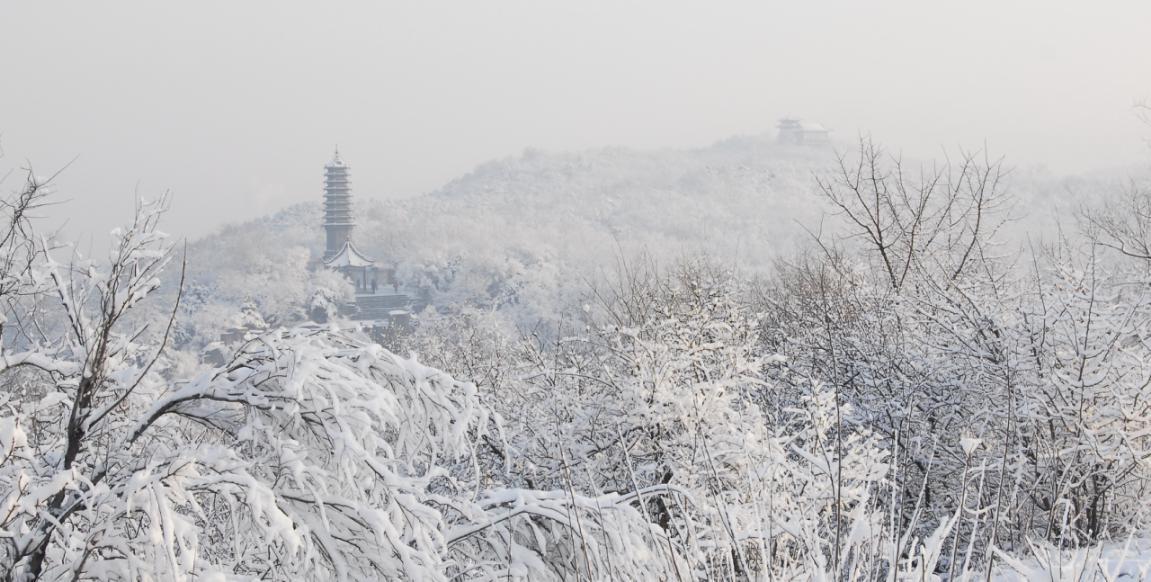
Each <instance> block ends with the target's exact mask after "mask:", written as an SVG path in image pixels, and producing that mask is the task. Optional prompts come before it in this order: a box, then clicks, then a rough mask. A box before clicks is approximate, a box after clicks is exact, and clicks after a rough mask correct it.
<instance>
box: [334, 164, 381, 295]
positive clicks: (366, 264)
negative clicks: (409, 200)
mask: <svg viewBox="0 0 1151 582" xmlns="http://www.w3.org/2000/svg"><path fill="white" fill-rule="evenodd" d="M349 170H351V168H349V167H348V165H347V164H345V163H344V160H342V159H340V150H339V148H337V149H336V155H335V157H333V158H332V161H330V162H328V164H327V165H326V166H324V233H325V235H326V239H327V241H326V244H325V245H324V266H326V267H328V268H330V269H335V270H338V271H340V272H341V273H343V274H344V275H346V276H347V277H348V278H349V279H351V280H352V283H354V284H355V286H356V293H375V292H376V290H377V289H378V287H379V281H378V270H377V269H376V262H375V261H373V260H372V259H369V258H368V257H367V256H366V255H364V254H363V253H361V252H360V251H359V250H358V249H356V245H355V243H354V242H352V232H353V231H354V230H355V228H356V219H355V215H354V214H353V212H352V183H351V181H350V180H349V179H348V174H349Z"/></svg>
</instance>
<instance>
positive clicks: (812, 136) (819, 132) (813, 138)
mask: <svg viewBox="0 0 1151 582" xmlns="http://www.w3.org/2000/svg"><path fill="white" fill-rule="evenodd" d="M775 127H776V129H778V130H779V135H778V137H777V138H776V141H777V142H778V143H780V144H782V145H828V144H830V143H831V130H829V129H827V128H826V127H824V126H823V125H821V124H819V123H812V122H808V121H802V120H800V119H796V118H794V117H784V118H783V119H780V120H779V124H778V125H776V126H775Z"/></svg>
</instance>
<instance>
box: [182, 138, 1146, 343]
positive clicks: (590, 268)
mask: <svg viewBox="0 0 1151 582" xmlns="http://www.w3.org/2000/svg"><path fill="white" fill-rule="evenodd" d="M836 152H840V153H843V154H844V155H847V156H848V157H850V156H852V155H854V152H853V144H851V143H845V142H840V143H837V144H836V145H835V147H834V148H830V147H828V148H811V147H795V146H783V145H778V144H776V143H775V140H774V137H773V136H766V135H759V136H739V137H733V138H730V139H726V140H723V141H720V142H718V143H716V144H714V145H711V146H708V147H702V148H697V149H686V150H685V149H662V150H636V149H626V148H605V149H597V150H588V151H580V152H545V151H541V150H538V149H527V150H525V151H524V152H523V153H522V154H520V155H518V156H513V157H508V158H503V159H498V160H493V161H490V162H487V163H485V164H482V165H480V166H479V167H477V168H475V169H474V170H473V171H471V172H470V173H468V174H466V175H464V176H461V177H459V178H457V179H455V180H452V181H451V182H449V183H447V184H445V185H444V186H443V187H441V188H439V189H438V190H436V191H433V192H431V193H429V194H426V195H423V196H419V197H415V198H410V199H404V200H387V201H381V200H378V199H373V198H372V197H371V193H365V192H359V191H356V190H355V188H354V184H355V181H356V176H357V175H361V174H371V173H373V172H386V171H388V169H387V168H379V167H372V166H368V165H365V164H357V163H356V162H355V158H354V154H353V153H349V154H347V155H348V158H349V163H350V164H351V167H352V181H353V192H354V195H355V198H354V200H355V204H356V205H357V208H356V213H357V215H358V225H357V228H356V234H355V238H356V241H357V244H358V246H359V247H360V248H361V249H362V250H363V251H365V252H366V253H367V254H368V255H370V256H372V257H373V258H375V259H377V260H378V261H379V262H380V263H381V264H384V265H387V266H390V267H394V268H395V269H396V270H397V273H398V275H399V280H400V283H401V285H402V286H403V288H404V289H406V290H407V291H408V292H410V293H412V294H413V295H416V296H419V297H421V298H422V299H424V300H426V301H428V302H429V303H430V304H432V305H434V306H436V307H437V308H441V309H448V308H451V306H453V305H461V304H479V305H488V306H496V307H513V309H514V311H516V312H517V314H518V316H517V318H518V319H521V320H525V321H529V320H532V319H534V318H544V317H546V316H549V315H550V316H554V314H555V313H556V312H557V307H561V306H570V305H571V304H572V303H571V302H572V301H574V300H575V299H577V298H578V295H579V294H580V293H582V292H583V291H584V290H585V288H586V285H585V283H586V282H587V281H588V280H590V279H594V278H596V277H597V276H599V275H600V274H602V271H603V270H604V269H611V268H612V267H611V265H613V264H614V263H615V260H616V258H617V257H635V256H636V255H638V254H641V253H642V254H646V255H650V256H652V257H653V258H655V259H656V260H659V261H663V262H667V261H671V260H675V259H678V258H682V257H685V256H692V255H698V254H707V255H710V256H712V257H716V258H719V259H720V260H722V261H723V262H725V263H727V264H729V265H730V266H731V267H733V268H735V269H738V270H740V271H743V272H745V273H749V274H756V273H763V272H766V271H768V270H770V269H771V267H772V264H773V261H775V260H776V259H777V258H778V257H780V256H790V255H793V254H794V253H795V252H796V251H797V250H801V249H804V248H810V247H811V246H812V245H813V234H814V233H816V232H819V231H820V230H821V229H826V228H830V227H829V226H825V225H824V224H825V221H824V217H825V216H826V215H827V213H828V212H830V211H831V210H832V209H831V208H830V207H829V205H828V204H827V203H826V201H825V200H823V199H822V198H821V197H820V196H819V195H818V192H817V185H816V179H815V178H816V176H818V175H826V174H827V173H828V172H832V171H834V169H835V168H836V163H837V162H836ZM892 155H893V154H892ZM904 164H905V166H906V167H907V168H908V169H909V170H911V171H912V172H914V171H916V169H917V168H919V167H920V166H921V165H923V166H925V167H930V163H929V162H922V163H921V162H910V161H904ZM320 165H321V164H319V163H317V174H319V172H320ZM1005 165H1006V167H1007V169H1008V173H1007V176H1006V178H1005V181H1004V184H1003V185H1002V187H1003V188H1004V189H1005V190H1006V191H1008V193H1009V194H1011V195H1012V203H1011V206H1010V208H1007V209H1004V211H1005V212H1006V213H1008V214H1009V215H1010V217H1011V219H1012V220H1013V223H1014V224H1015V225H1016V228H1012V229H1011V230H1010V232H1009V233H1008V234H1009V235H1010V236H1008V237H1007V239H1008V240H1009V242H1010V243H1011V244H1016V245H1018V244H1023V243H1025V242H1031V243H1035V242H1041V241H1043V240H1045V239H1047V238H1050V236H1052V233H1054V232H1057V226H1058V224H1059V223H1061V222H1062V223H1066V222H1067V221H1073V220H1074V218H1073V214H1074V211H1075V210H1076V209H1077V208H1078V206H1079V205H1080V202H1081V201H1082V200H1087V199H1097V198H1096V196H1098V195H1101V194H1104V193H1106V192H1107V191H1114V190H1117V189H1119V188H1121V187H1122V183H1123V181H1124V180H1125V179H1126V178H1123V177H1120V175H1119V174H1114V173H1100V174H1095V175H1089V176H1076V177H1060V176H1056V175H1053V174H1051V173H1050V172H1048V171H1046V170H1043V169H1036V168H1023V169H1020V168H1014V169H1012V168H1011V167H1010V161H1009V160H1007V161H1005ZM315 198H316V201H315V202H314V203H306V204H300V205H295V206H291V207H289V208H286V209H284V210H282V211H280V212H277V213H275V214H273V215H271V216H268V217H266V218H263V219H259V220H255V221H251V222H248V223H244V224H239V225H232V226H228V227H225V228H223V229H221V230H220V231H218V232H217V233H215V234H213V235H210V236H207V237H204V238H203V239H200V240H198V241H195V242H194V243H192V244H191V245H190V247H189V261H188V262H189V269H190V274H189V293H190V297H189V299H188V300H187V306H188V310H189V312H195V313H198V314H200V315H199V316H198V318H199V319H201V320H202V321H203V327H204V329H202V330H200V331H202V332H208V333H209V335H211V334H214V333H216V332H218V331H219V329H221V325H223V324H222V323H221V321H222V318H220V317H217V315H219V313H216V308H218V310H219V312H220V313H222V312H223V311H225V310H227V309H234V308H235V307H236V306H237V305H242V304H245V303H249V304H251V306H252V307H253V308H255V310H256V311H259V312H261V313H263V314H264V315H265V316H268V317H272V318H274V319H283V318H285V317H288V318H290V317H292V316H293V315H299V309H300V307H299V306H300V305H301V304H302V303H303V302H304V300H305V298H306V296H307V294H308V293H309V292H310V291H309V289H310V288H311V287H310V285H312V284H311V283H309V278H310V277H311V276H312V275H309V262H310V261H314V260H316V259H317V258H318V257H319V255H320V253H321V249H322V245H323V239H322V230H321V228H320V222H321V218H320V209H321V204H320V202H321V196H320V193H319V192H318V191H317V193H316V197H315ZM829 223H830V221H829ZM824 235H825V236H827V237H829V238H828V240H833V241H834V240H837V239H835V237H834V236H833V235H832V234H829V233H828V232H826V231H825V232H824ZM848 242H849V241H848ZM213 306H216V308H213ZM207 314H213V315H207ZM224 319H226V318H224ZM208 322H211V323H210V324H209V323H208ZM225 327H226V325H225ZM193 335H198V333H195V334H193Z"/></svg>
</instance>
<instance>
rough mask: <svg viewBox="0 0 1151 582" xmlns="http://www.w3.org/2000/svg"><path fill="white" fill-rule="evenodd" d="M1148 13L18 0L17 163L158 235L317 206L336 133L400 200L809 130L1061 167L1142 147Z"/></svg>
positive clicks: (1119, 162) (9, 98)
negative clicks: (474, 178)
mask: <svg viewBox="0 0 1151 582" xmlns="http://www.w3.org/2000/svg"><path fill="white" fill-rule="evenodd" d="M1147 22H1151V5H1149V4H1147V3H1146V2H1138V1H1125V2H1108V3H1104V4H1102V5H1098V6H1096V5H1091V6H1088V5H1086V4H1083V3H1080V2H1073V1H1069V0H1059V1H1055V2H1043V3H1035V2H1013V3H1002V2H994V1H976V2H965V3H960V4H956V3H953V4H948V5H928V4H924V3H921V2H911V1H894V2H878V3H859V2H846V1H842V2H837V1H828V2H809V3H808V2H805V3H787V4H784V3H762V2H746V3H740V2H719V3H709V4H708V5H707V6H706V7H705V6H702V5H699V4H697V3H691V2H636V1H625V2H580V3H569V4H561V5H553V4H549V5H544V4H540V3H536V2H507V1H499V2H485V3H462V2H461V3H448V2H420V3H408V2H390V3H379V2H340V3H335V4H329V3H323V4H321V3H300V2H288V3H284V2H242V3H235V2H202V3H196V4H195V5H181V6H173V5H163V4H157V3H154V2H146V1H126V2H118V3H116V5H115V7H111V6H107V5H102V4H96V3H88V2H64V3H35V2H7V3H5V4H4V5H3V6H2V7H0V82H2V83H3V85H2V86H3V87H4V90H3V91H0V139H2V143H0V145H2V146H3V147H4V151H5V154H6V157H5V158H4V161H5V162H6V163H7V164H8V165H9V166H13V165H24V164H25V163H29V164H32V165H33V166H34V167H35V169H36V171H37V172H38V173H40V174H45V175H46V174H51V173H54V172H55V171H56V170H59V169H60V168H62V167H63V166H65V165H66V164H69V163H70V165H69V167H68V169H67V171H66V172H64V173H63V174H62V175H61V176H60V177H59V179H58V181H57V182H56V185H57V186H58V187H59V189H60V190H61V191H62V192H66V196H65V197H66V198H67V199H68V200H69V202H68V203H67V204H68V206H67V209H68V213H69V214H70V219H69V232H73V233H75V235H76V236H78V237H80V238H84V237H91V236H97V237H98V236H102V235H103V233H104V232H106V231H107V230H108V229H109V228H111V227H112V226H113V225H114V224H116V223H117V222H118V221H119V220H120V218H121V217H122V216H123V215H124V213H126V212H129V211H130V209H131V208H132V205H133V203H134V202H133V201H134V199H135V197H136V196H137V195H139V196H145V197H155V196H158V195H159V194H160V193H162V192H164V191H171V193H172V194H173V200H174V203H173V210H172V212H171V213H170V215H169V217H168V218H167V228H168V229H170V230H171V231H173V232H175V233H178V234H180V235H182V236H199V235H203V234H206V233H208V232H211V231H213V230H214V229H216V228H218V227H219V226H220V225H221V224H224V223H229V222H236V221H241V220H246V219H250V218H253V217H256V216H260V215H263V214H266V213H269V212H272V211H275V210H277V209H280V208H283V207H285V206H288V205H291V204H294V203H298V202H305V201H313V200H315V199H316V198H317V196H318V195H319V192H320V181H319V178H318V175H317V168H318V166H319V165H321V164H322V163H323V162H324V161H326V160H327V159H328V157H329V155H330V152H331V150H332V148H333V147H334V146H336V145H339V146H340V147H341V148H342V150H343V151H344V152H345V153H346V156H348V157H349V159H351V160H353V161H354V162H355V163H356V164H357V168H358V171H357V173H356V176H355V180H356V191H357V194H358V195H359V196H362V197H364V198H365V199H373V198H374V199H395V198H404V197H411V196H415V195H419V194H422V193H425V192H428V191H431V190H434V189H436V188H438V187H439V186H441V185H443V184H444V183H446V182H448V181H449V180H451V179H453V178H455V177H457V176H459V175H462V174H464V173H466V172H468V171H470V170H471V169H472V168H473V167H475V166H476V165H478V164H480V163H482V162H485V161H487V160H490V159H497V158H503V157H506V156H513V155H518V154H519V153H520V152H522V151H523V150H524V149H525V148H529V147H534V148H542V149H544V150H548V151H574V150H583V149H589V148H600V147H607V146H618V147H628V148H640V149H645V148H669V147H670V148H694V147H703V146H707V145H709V144H711V143H713V142H715V141H718V140H721V139H724V138H727V137H730V136H732V135H740V134H757V133H763V132H771V131H773V129H774V125H775V122H776V120H777V119H778V118H780V117H783V116H786V115H791V116H799V117H802V118H805V119H810V120H813V121H818V122H820V123H822V124H824V125H825V126H827V127H829V128H831V129H833V137H834V138H835V139H837V140H839V141H840V142H841V143H846V144H847V145H848V146H849V147H850V145H851V143H852V142H853V141H854V140H855V138H856V137H857V136H858V135H859V134H861V133H867V134H871V135H873V136H874V137H875V138H876V139H879V140H881V141H883V142H884V143H887V144H891V145H892V146H893V147H895V148H896V149H898V150H899V151H902V152H904V153H905V154H907V155H910V156H918V157H922V158H932V157H936V156H938V155H939V154H940V151H941V149H942V148H954V147H963V148H968V149H983V148H984V147H986V149H987V150H988V151H990V152H992V153H993V154H994V155H997V156H1000V155H1001V156H1005V157H1006V159H1007V160H1008V161H1009V163H1010V164H1012V165H1015V166H1024V167H1031V166H1042V167H1046V168H1048V169H1050V171H1052V172H1054V173H1056V174H1060V175H1065V174H1074V173H1080V172H1085V171H1089V170H1093V169H1098V168H1115V167H1124V166H1129V165H1132V164H1141V163H1145V162H1146V149H1145V147H1144V146H1143V144H1144V141H1143V140H1144V139H1145V138H1146V137H1147V133H1148V132H1147V127H1146V126H1145V125H1142V124H1140V123H1139V122H1138V120H1137V119H1136V117H1135V115H1134V114H1133V109H1132V106H1133V105H1134V104H1135V103H1137V102H1139V101H1140V100H1142V99H1146V98H1147V97H1148V96H1149V95H1151V81H1149V80H1148V77H1147V71H1151V39H1149V37H1148V36H1147V34H1146V23H1147Z"/></svg>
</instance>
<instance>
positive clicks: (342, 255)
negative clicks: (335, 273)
mask: <svg viewBox="0 0 1151 582" xmlns="http://www.w3.org/2000/svg"><path fill="white" fill-rule="evenodd" d="M374 264H376V262H375V261H373V260H372V259H369V258H368V257H367V256H365V255H364V254H363V253H361V252H360V251H359V249H357V248H356V245H354V244H352V242H351V241H348V242H346V243H344V246H342V247H340V252H338V253H336V256H334V257H332V258H330V259H328V260H326V261H324V265H325V266H328V267H332V268H334V269H338V268H341V267H371V266H372V265H374Z"/></svg>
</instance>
